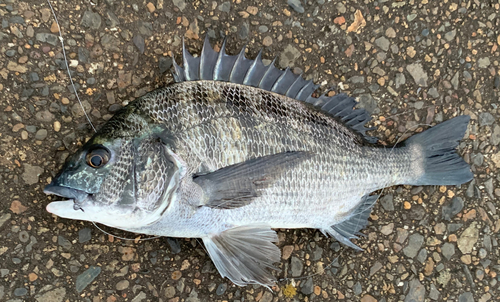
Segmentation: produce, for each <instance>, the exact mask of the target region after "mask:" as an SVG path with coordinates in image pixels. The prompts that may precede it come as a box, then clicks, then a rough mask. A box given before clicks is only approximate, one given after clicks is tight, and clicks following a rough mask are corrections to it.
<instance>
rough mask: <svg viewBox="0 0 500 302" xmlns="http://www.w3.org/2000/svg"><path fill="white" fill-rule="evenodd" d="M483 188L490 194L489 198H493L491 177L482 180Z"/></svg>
mask: <svg viewBox="0 0 500 302" xmlns="http://www.w3.org/2000/svg"><path fill="white" fill-rule="evenodd" d="M484 188H485V189H486V193H488V195H489V196H490V198H491V199H494V197H493V178H489V179H488V180H486V181H485V182H484Z"/></svg>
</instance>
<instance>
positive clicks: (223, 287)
mask: <svg viewBox="0 0 500 302" xmlns="http://www.w3.org/2000/svg"><path fill="white" fill-rule="evenodd" d="M226 289H227V284H226V283H221V284H219V286H217V290H215V294H217V296H222V295H223V294H224V293H225V292H226Z"/></svg>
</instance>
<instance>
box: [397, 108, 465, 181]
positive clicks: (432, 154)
mask: <svg viewBox="0 0 500 302" xmlns="http://www.w3.org/2000/svg"><path fill="white" fill-rule="evenodd" d="M469 120H470V116H468V115H461V116H457V117H455V118H453V119H451V120H448V121H446V122H443V123H441V124H439V125H437V126H434V127H432V128H430V129H428V130H426V131H424V132H422V133H419V134H416V135H414V136H412V137H410V138H409V139H407V140H406V141H405V145H406V146H407V147H409V148H412V149H413V150H414V151H415V153H416V157H417V159H416V160H417V164H416V165H415V166H418V169H417V170H420V173H418V174H419V175H420V176H419V177H418V178H417V179H416V180H415V181H412V182H411V183H410V184H411V185H459V184H463V183H465V182H468V181H470V180H471V179H472V178H473V177H474V176H473V174H472V172H471V170H470V167H469V165H468V164H467V163H466V162H465V161H464V160H463V159H462V158H461V157H460V156H459V155H458V154H457V152H456V150H455V149H456V148H457V146H458V144H459V142H460V140H461V139H462V138H463V137H464V134H465V131H466V130H467V124H468V123H469ZM418 161H420V163H418ZM422 170H423V171H422ZM417 172H418V171H417ZM422 172H423V173H422Z"/></svg>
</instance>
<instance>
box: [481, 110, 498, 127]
mask: <svg viewBox="0 0 500 302" xmlns="http://www.w3.org/2000/svg"><path fill="white" fill-rule="evenodd" d="M494 122H495V118H494V117H493V115H492V114H491V113H489V112H481V113H479V126H481V127H482V126H490V125H492V124H493V123H494Z"/></svg>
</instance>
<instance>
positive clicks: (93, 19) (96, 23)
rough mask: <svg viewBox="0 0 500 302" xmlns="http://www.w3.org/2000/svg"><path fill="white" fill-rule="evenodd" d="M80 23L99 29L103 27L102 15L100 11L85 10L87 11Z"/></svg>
mask: <svg viewBox="0 0 500 302" xmlns="http://www.w3.org/2000/svg"><path fill="white" fill-rule="evenodd" d="M80 24H81V25H82V26H83V27H87V28H90V29H96V30H97V29H99V27H101V16H100V15H99V14H98V13H94V12H91V11H85V13H83V17H82V21H81V22H80Z"/></svg>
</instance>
